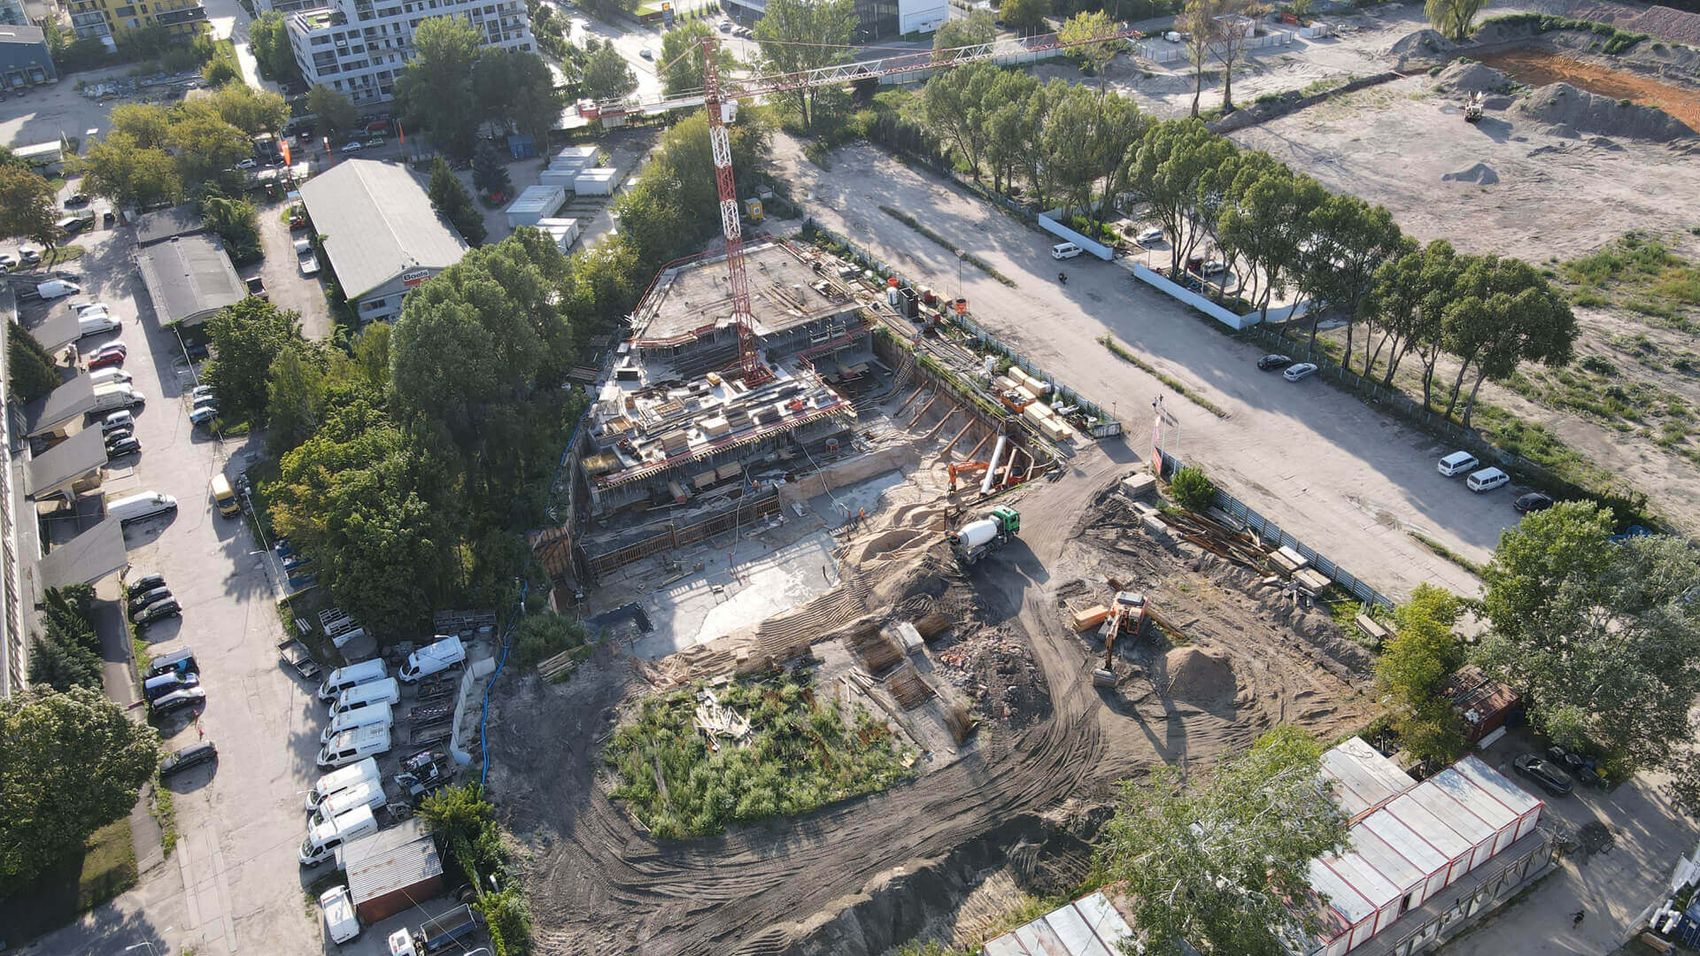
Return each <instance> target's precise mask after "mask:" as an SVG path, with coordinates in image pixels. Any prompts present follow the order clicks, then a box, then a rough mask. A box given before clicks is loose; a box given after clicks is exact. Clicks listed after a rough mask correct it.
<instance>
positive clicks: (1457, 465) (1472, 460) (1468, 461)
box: [1440, 451, 1481, 478]
mask: <svg viewBox="0 0 1700 956" xmlns="http://www.w3.org/2000/svg"><path fill="white" fill-rule="evenodd" d="M1479 464H1481V462H1480V461H1478V460H1477V459H1476V456H1475V455H1472V454H1470V453H1469V452H1467V451H1455V452H1453V453H1452V454H1450V455H1447V456H1446V457H1445V458H1442V459H1441V460H1440V473H1441V474H1443V475H1445V476H1446V477H1448V478H1451V477H1454V476H1456V475H1462V474H1463V473H1464V472H1466V471H1469V470H1470V469H1472V468H1474V467H1476V466H1477V465H1479Z"/></svg>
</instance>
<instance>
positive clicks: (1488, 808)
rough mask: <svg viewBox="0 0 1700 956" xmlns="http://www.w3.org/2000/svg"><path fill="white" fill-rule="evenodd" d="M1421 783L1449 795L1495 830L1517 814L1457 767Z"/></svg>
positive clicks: (1515, 817)
mask: <svg viewBox="0 0 1700 956" xmlns="http://www.w3.org/2000/svg"><path fill="white" fill-rule="evenodd" d="M1423 783H1424V784H1425V785H1427V786H1432V787H1434V789H1436V790H1438V791H1440V792H1441V793H1444V794H1446V795H1447V796H1449V797H1451V798H1452V799H1453V800H1455V801H1457V803H1458V805H1459V806H1461V807H1463V808H1465V809H1466V810H1468V811H1469V813H1470V815H1471V816H1474V817H1476V818H1477V819H1479V820H1481V821H1482V822H1483V823H1486V824H1487V825H1488V826H1490V827H1492V828H1494V829H1495V830H1498V829H1501V828H1503V827H1504V826H1505V825H1506V824H1508V823H1510V822H1511V821H1513V820H1515V819H1517V816H1518V815H1517V814H1515V813H1512V812H1511V809H1510V808H1509V807H1507V806H1506V805H1505V804H1503V803H1500V802H1499V801H1498V800H1497V799H1495V798H1494V796H1493V795H1492V794H1490V793H1488V792H1487V791H1485V790H1483V789H1482V788H1481V787H1478V786H1476V784H1475V783H1474V782H1473V781H1471V780H1470V778H1469V777H1466V776H1464V775H1463V774H1461V773H1459V772H1458V770H1457V768H1454V767H1448V768H1447V769H1445V770H1442V771H1441V772H1440V773H1437V774H1435V775H1434V776H1432V777H1430V778H1429V779H1427V780H1425V781H1423Z"/></svg>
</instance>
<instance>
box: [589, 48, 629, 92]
mask: <svg viewBox="0 0 1700 956" xmlns="http://www.w3.org/2000/svg"><path fill="white" fill-rule="evenodd" d="M579 85H580V87H581V89H582V90H583V91H584V95H585V96H588V97H590V98H591V99H593V100H598V101H612V100H623V99H625V98H626V97H627V96H630V95H631V93H632V91H633V90H635V89H637V74H636V73H633V72H632V68H631V66H629V65H628V64H627V63H626V58H625V57H623V56H621V55H620V51H619V50H616V49H614V45H613V44H611V43H610V44H608V45H606V46H603V47H601V48H599V49H597V50H596V51H595V52H593V53H591V54H590V56H589V57H588V58H586V59H585V61H584V79H582V80H581V81H580V82H579Z"/></svg>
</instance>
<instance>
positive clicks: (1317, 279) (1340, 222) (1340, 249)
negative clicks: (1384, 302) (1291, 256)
mask: <svg viewBox="0 0 1700 956" xmlns="http://www.w3.org/2000/svg"><path fill="white" fill-rule="evenodd" d="M1306 218H1307V223H1306V225H1307V231H1308V232H1309V234H1310V237H1311V238H1310V240H1309V242H1307V243H1306V244H1305V247H1304V248H1302V249H1300V250H1299V265H1298V271H1297V274H1296V275H1295V277H1294V279H1295V282H1296V283H1297V285H1298V287H1299V291H1300V292H1301V293H1302V294H1303V295H1305V296H1306V297H1308V298H1309V299H1310V313H1311V322H1310V353H1311V354H1314V351H1315V348H1316V333H1317V326H1318V324H1319V323H1320V322H1321V321H1322V313H1323V312H1324V311H1326V310H1328V309H1330V308H1337V309H1339V310H1340V311H1341V312H1343V313H1344V314H1345V316H1346V351H1345V355H1344V357H1343V359H1342V363H1341V364H1343V365H1345V366H1346V367H1347V368H1351V366H1352V354H1353V353H1352V348H1353V333H1354V332H1355V331H1356V330H1357V321H1358V319H1359V318H1360V317H1361V315H1360V313H1361V311H1362V310H1361V308H1360V306H1361V304H1362V301H1363V298H1364V296H1365V295H1366V294H1367V292H1368V291H1369V288H1370V280H1371V277H1372V276H1374V274H1375V270H1376V269H1378V268H1380V267H1381V264H1382V263H1383V262H1386V261H1387V260H1388V259H1390V258H1392V257H1393V256H1395V255H1397V254H1398V253H1400V252H1403V251H1408V250H1409V249H1411V248H1414V244H1412V243H1411V242H1410V241H1409V240H1407V239H1405V236H1404V233H1402V232H1400V231H1399V224H1398V223H1396V222H1394V221H1393V214H1392V213H1390V212H1388V211H1387V207H1385V206H1371V205H1370V204H1368V203H1366V202H1364V201H1363V200H1361V199H1359V198H1357V197H1356V196H1343V195H1335V194H1330V195H1329V196H1328V197H1327V198H1326V199H1324V200H1323V202H1322V204H1321V205H1319V206H1317V207H1315V208H1314V209H1312V210H1311V211H1310V213H1309V215H1308V216H1307V217H1306ZM1364 374H1365V375H1368V374H1369V370H1368V369H1367V368H1366V369H1365V370H1364Z"/></svg>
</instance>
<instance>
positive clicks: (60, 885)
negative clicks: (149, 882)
mask: <svg viewBox="0 0 1700 956" xmlns="http://www.w3.org/2000/svg"><path fill="white" fill-rule="evenodd" d="M137 878H138V871H137V869H136V847H135V842H134V840H133V839H132V837H131V834H130V818H129V815H128V814H126V815H125V816H124V817H122V818H120V819H118V820H115V821H113V822H112V823H109V824H107V825H106V826H104V827H101V828H100V829H99V830H96V831H95V832H94V833H92V834H90V836H89V838H88V841H87V842H86V843H84V844H83V851H82V852H81V853H74V854H71V855H70V856H68V857H66V858H65V859H64V860H63V861H61V862H60V863H58V864H57V865H55V866H53V867H51V868H49V869H48V870H47V871H46V872H44V873H42V874H41V876H40V877H38V878H37V879H36V880H35V882H34V883H32V884H30V885H28V886H25V887H21V888H18V889H17V890H16V891H14V892H12V893H10V894H9V895H7V896H5V897H3V898H0V926H3V927H5V931H6V941H7V942H8V943H11V944H22V943H25V942H28V941H29V940H31V939H34V938H35V937H37V936H40V935H41V934H42V933H45V932H47V931H48V930H51V929H54V928H55V927H58V926H63V925H64V924H66V923H69V922H70V921H71V920H73V919H75V918H76V917H77V915H78V914H79V913H85V912H87V911H89V910H91V909H93V908H94V907H96V906H99V905H100V904H102V903H105V902H106V901H108V900H110V899H112V898H113V897H116V896H117V895H118V894H120V893H122V892H124V891H125V890H128V889H129V888H130V887H132V886H135V885H136V880H137Z"/></svg>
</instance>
